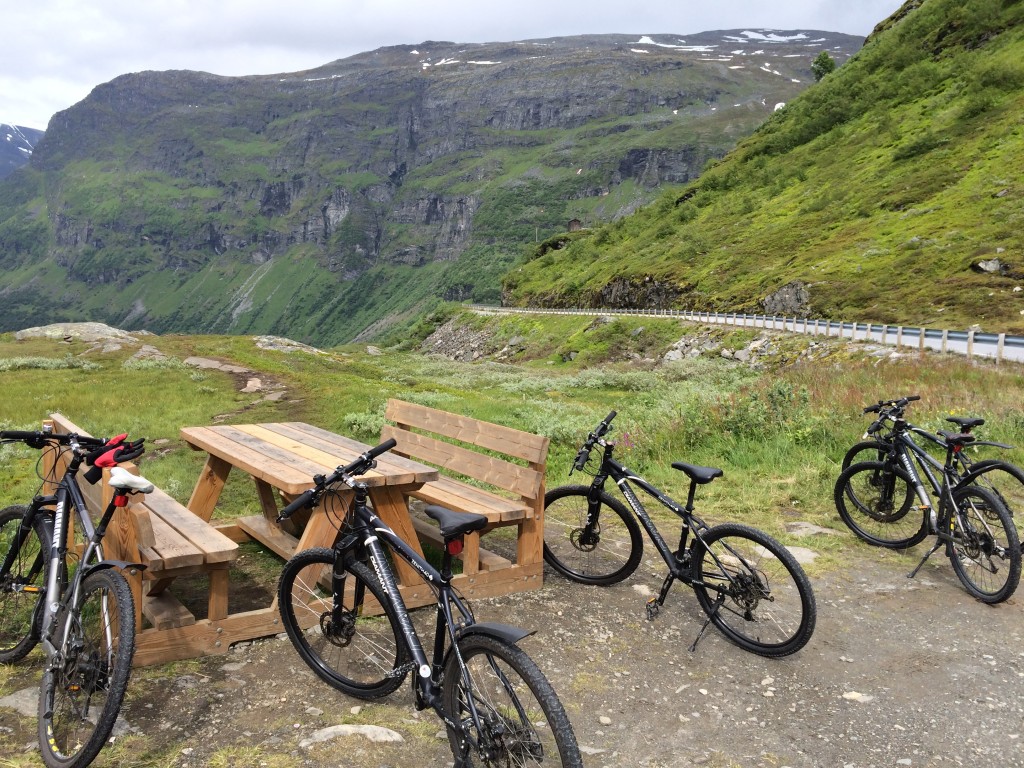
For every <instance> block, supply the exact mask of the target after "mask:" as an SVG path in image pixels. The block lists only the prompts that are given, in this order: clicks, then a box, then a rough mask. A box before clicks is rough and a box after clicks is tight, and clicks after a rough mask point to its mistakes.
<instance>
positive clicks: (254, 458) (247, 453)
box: [181, 421, 438, 495]
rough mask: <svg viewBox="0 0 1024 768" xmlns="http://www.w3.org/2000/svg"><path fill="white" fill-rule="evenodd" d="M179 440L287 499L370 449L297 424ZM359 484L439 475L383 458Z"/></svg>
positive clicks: (185, 433) (219, 429) (186, 431)
mask: <svg viewBox="0 0 1024 768" xmlns="http://www.w3.org/2000/svg"><path fill="white" fill-rule="evenodd" d="M181 437H182V438H183V439H184V440H185V442H187V443H188V444H189V445H190V446H191V447H192V448H194V449H196V450H203V451H206V452H207V453H209V454H210V455H211V456H216V457H218V458H220V459H223V460H224V461H226V462H228V463H229V464H231V466H233V467H238V468H239V469H243V470H245V471H246V472H248V473H249V474H250V475H252V476H253V477H256V478H259V479H261V480H264V481H265V482H267V483H269V484H270V485H271V486H273V487H274V488H279V489H280V490H281V491H283V492H284V493H286V494H290V495H296V494H299V493H302V492H303V491H305V490H307V489H308V488H312V487H313V475H327V474H330V473H331V472H333V471H334V470H335V469H336V468H337V467H339V466H342V465H345V464H348V463H350V462H352V461H353V460H355V459H356V458H357V457H358V456H359V455H360V454H361V453H364V452H365V451H367V450H368V449H369V448H371V447H372V446H369V445H366V444H365V443H361V442H359V441H358V440H352V439H351V438H347V437H343V436H342V435H338V434H335V433H334V432H329V431H327V430H325V429H321V428H319V427H314V426H312V425H310V424H304V423H302V422H298V421H290V422H282V423H270V424H232V425H221V426H215V427H184V428H182V430H181ZM362 479H363V481H364V482H365V483H366V485H367V486H369V487H371V488H372V487H379V486H384V485H388V486H413V485H421V484H423V483H426V482H430V481H433V480H437V479H438V472H437V470H436V469H434V468H433V467H428V466H426V465H425V464H420V463H419V462H416V461H412V460H410V459H406V458H403V457H401V456H397V455H393V454H390V453H385V454H382V455H381V456H378V457H377V467H376V468H375V469H372V470H370V471H369V472H368V473H367V474H366V475H364V476H363V478H362Z"/></svg>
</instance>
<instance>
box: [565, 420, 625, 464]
mask: <svg viewBox="0 0 1024 768" xmlns="http://www.w3.org/2000/svg"><path fill="white" fill-rule="evenodd" d="M615 416H616V412H615V411H611V412H610V413H609V414H608V415H607V416H605V417H604V420H603V421H602V422H601V423H600V424H598V425H597V428H596V429H595V430H594V431H593V432H591V433H590V434H589V435H587V439H586V440H585V441H584V442H583V447H581V448H580V450H579V452H578V453H577V454H576V458H575V459H574V460H573V463H572V470H570V471H569V474H570V475H571V474H572V473H573V471H574V470H579V471H581V472H582V471H583V468H584V467H585V466H587V462H588V461H590V451H591V450H592V449H593V447H594V443H596V442H597V441H598V440H600V439H601V438H602V437H604V436H605V435H607V434H608V430H610V429H611V428H612V419H614V418H615Z"/></svg>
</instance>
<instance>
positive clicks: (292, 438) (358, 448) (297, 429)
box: [257, 422, 416, 486]
mask: <svg viewBox="0 0 1024 768" xmlns="http://www.w3.org/2000/svg"><path fill="white" fill-rule="evenodd" d="M257 426H258V427H260V428H261V429H266V430H267V432H269V433H273V434H276V435H279V436H280V439H281V440H282V441H284V442H282V443H281V445H282V447H284V448H286V449H287V450H289V451H294V452H296V453H298V454H299V455H302V456H306V457H307V458H310V459H313V458H318V457H326V458H327V459H329V463H330V468H331V470H332V471H333V470H334V469H336V468H337V467H339V466H344V465H346V464H351V463H352V462H353V461H355V459H356V458H357V457H358V456H359V455H361V454H362V453H365V452H366V451H367V450H369V448H370V446H368V445H365V444H364V443H360V442H358V441H356V440H350V439H349V438H347V437H342V436H341V435H333V438H334V439H333V440H328V439H326V438H325V437H324V434H327V435H331V434H332V433H330V432H326V433H323V431H321V433H316V432H311V431H309V430H304V429H302V428H301V426H303V425H301V423H300V422H291V423H286V424H259V425H257ZM259 434H261V436H264V437H265V439H268V440H269V439H271V438H269V437H268V436H266V435H264V434H263V433H259ZM382 462H384V466H385V467H386V468H387V469H386V470H380V469H372V470H370V471H369V472H367V473H366V474H365V475H363V476H362V479H363V481H364V482H365V483H366V484H367V485H368V486H369V485H383V484H385V483H391V484H406V483H413V482H416V473H415V472H414V471H413V470H412V468H411V467H410V466H406V467H400V466H398V465H395V464H390V465H389V464H388V463H387V461H386V459H384V458H383V457H378V459H377V464H378V466H380V465H381V463H382ZM410 464H411V462H410ZM324 474H327V473H326V472H325V473H324Z"/></svg>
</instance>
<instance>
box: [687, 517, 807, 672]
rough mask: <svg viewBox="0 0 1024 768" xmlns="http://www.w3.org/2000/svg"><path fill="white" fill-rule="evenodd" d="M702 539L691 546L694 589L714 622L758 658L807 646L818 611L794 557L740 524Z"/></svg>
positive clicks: (719, 527) (722, 527)
mask: <svg viewBox="0 0 1024 768" xmlns="http://www.w3.org/2000/svg"><path fill="white" fill-rule="evenodd" d="M701 538H702V539H703V541H701V539H694V541H693V544H692V545H691V547H690V564H691V565H690V567H691V569H692V573H691V575H692V578H693V583H692V585H691V586H692V587H693V590H694V592H695V593H696V595H697V600H698V602H699V603H700V607H701V608H702V609H703V610H704V612H705V613H706V614H707V615H708V618H710V619H711V623H712V624H714V625H715V626H716V627H717V628H718V629H719V630H721V632H722V633H723V634H724V635H725V636H726V637H727V638H729V640H731V641H732V642H733V643H735V644H736V645H738V646H739V647H740V648H743V649H744V650H747V651H750V652H751V653H756V654H758V655H759V656H767V657H770V658H775V657H780V656H789V655H790V654H792V653H796V652H797V651H799V650H800V649H801V648H803V647H804V646H805V645H807V642H808V641H809V640H810V639H811V635H812V634H813V633H814V625H815V623H816V621H817V616H818V610H817V605H816V603H815V600H814V592H813V591H812V589H811V582H810V580H809V579H808V578H807V574H806V573H804V570H803V568H801V567H800V564H799V563H798V562H797V561H796V558H795V557H793V554H792V553H791V552H790V551H789V550H788V549H786V548H785V547H784V546H782V544H780V543H779V542H778V541H776V540H775V539H773V538H772V537H771V536H769V535H768V534H767V533H764V532H763V531H759V530H757V529H756V528H751V527H750V526H747V525H742V524H740V523H723V524H721V525H716V526H714V527H712V528H711V529H709V530H708V531H707V532H706V533H704V534H703V536H702V537H701ZM716 587H717V589H716Z"/></svg>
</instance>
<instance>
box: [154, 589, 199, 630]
mask: <svg viewBox="0 0 1024 768" xmlns="http://www.w3.org/2000/svg"><path fill="white" fill-rule="evenodd" d="M142 615H143V616H145V617H146V618H147V619H149V623H150V624H152V625H153V626H154V627H156V628H157V629H172V628H174V627H187V626H189V625H191V624H195V623H196V617H195V616H193V615H192V612H191V611H189V609H188V608H186V607H185V606H184V605H182V603H181V601H180V600H178V598H176V597H175V596H174V595H172V594H171V593H170V592H162V593H160V594H158V595H147V596H146V598H145V601H144V605H143V607H142Z"/></svg>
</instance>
